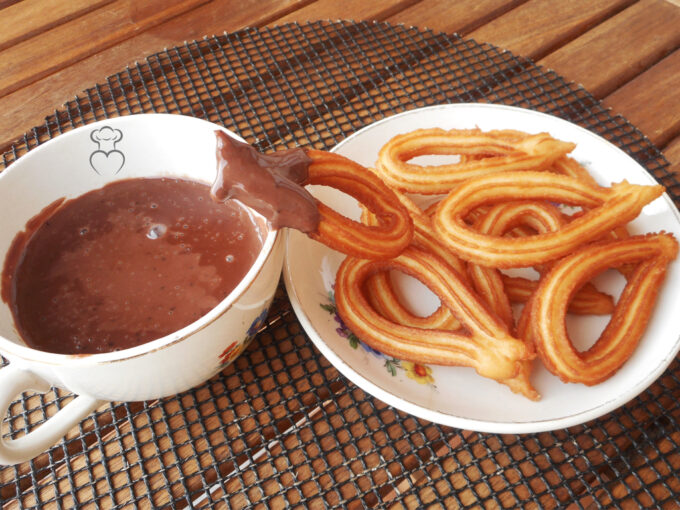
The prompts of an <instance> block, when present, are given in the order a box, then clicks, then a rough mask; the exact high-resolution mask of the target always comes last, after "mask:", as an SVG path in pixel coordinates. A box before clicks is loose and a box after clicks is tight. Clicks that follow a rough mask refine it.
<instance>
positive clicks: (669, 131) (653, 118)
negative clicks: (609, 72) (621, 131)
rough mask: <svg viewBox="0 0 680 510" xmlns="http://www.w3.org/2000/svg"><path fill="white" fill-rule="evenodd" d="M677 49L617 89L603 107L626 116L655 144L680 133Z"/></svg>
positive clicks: (679, 61)
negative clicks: (675, 73)
mask: <svg viewBox="0 0 680 510" xmlns="http://www.w3.org/2000/svg"><path fill="white" fill-rule="evenodd" d="M676 69H680V50H676V51H675V52H673V53H672V54H671V55H670V56H668V57H666V58H665V59H663V60H662V61H661V62H659V63H658V64H656V65H655V66H653V67H652V68H651V69H649V70H648V71H646V72H644V73H642V74H641V75H639V76H637V77H636V78H635V79H633V80H632V81H630V82H629V83H627V84H626V85H624V86H623V87H621V88H620V89H618V90H616V91H615V92H613V93H612V94H610V95H609V96H607V97H606V98H605V100H604V104H605V105H606V106H609V107H611V108H612V109H613V110H614V111H615V112H618V113H620V114H622V115H623V116H624V117H626V118H627V119H628V120H629V121H630V122H631V123H632V124H633V125H635V127H637V128H638V129H640V130H641V131H642V132H643V133H644V134H645V135H646V136H647V137H648V138H649V139H650V140H651V141H652V142H653V143H654V144H656V145H657V146H663V145H665V144H666V143H668V141H669V140H671V139H672V138H674V137H676V136H678V135H680V86H679V84H678V77H677V75H674V73H673V71H674V70H676Z"/></svg>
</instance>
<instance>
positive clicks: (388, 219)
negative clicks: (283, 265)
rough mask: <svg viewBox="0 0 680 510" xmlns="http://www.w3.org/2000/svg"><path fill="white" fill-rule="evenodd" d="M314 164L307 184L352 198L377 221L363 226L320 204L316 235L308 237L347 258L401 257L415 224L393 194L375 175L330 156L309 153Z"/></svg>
mask: <svg viewBox="0 0 680 510" xmlns="http://www.w3.org/2000/svg"><path fill="white" fill-rule="evenodd" d="M307 155H308V156H309V157H310V158H311V160H312V162H311V164H310V165H309V168H308V173H309V176H308V180H307V182H305V184H320V185H326V186H331V187H333V188H336V189H338V190H340V191H343V192H345V193H347V194H348V195H351V196H352V197H354V198H355V199H357V200H358V201H359V202H360V203H361V204H362V205H363V206H365V207H366V208H367V209H368V210H370V211H371V212H372V213H373V214H374V215H375V217H376V219H377V224H376V225H373V226H368V225H363V224H361V223H359V222H357V221H353V220H350V219H349V218H347V217H346V216H343V215H342V214H339V213H338V212H336V211H334V210H333V209H331V208H330V207H328V206H326V205H325V204H323V203H321V202H320V201H317V206H318V209H319V214H320V218H321V219H320V221H319V226H318V228H317V231H316V232H313V233H310V234H309V236H310V237H311V238H312V239H315V240H317V241H319V242H322V243H324V244H325V245H327V246H329V247H330V248H333V249H334V250H338V251H340V252H342V253H345V254H347V255H351V256H353V257H359V258H390V257H394V256H396V255H398V254H399V253H401V252H402V251H403V250H404V248H406V247H407V246H408V245H409V243H410V242H411V239H412V238H413V222H412V220H411V217H410V216H409V213H408V211H407V210H406V208H405V207H404V206H403V205H402V204H401V202H400V201H399V200H398V199H397V198H396V197H395V195H394V192H393V191H392V190H391V189H390V188H389V187H387V186H386V185H385V183H383V182H382V181H381V180H380V179H379V178H378V177H377V176H376V175H375V174H374V173H373V172H371V171H369V170H367V169H366V168H364V167H363V166H361V165H360V164H358V163H355V162H354V161H352V160H350V159H348V158H346V157H344V156H341V155H339V154H334V153H331V152H325V151H317V150H309V151H307Z"/></svg>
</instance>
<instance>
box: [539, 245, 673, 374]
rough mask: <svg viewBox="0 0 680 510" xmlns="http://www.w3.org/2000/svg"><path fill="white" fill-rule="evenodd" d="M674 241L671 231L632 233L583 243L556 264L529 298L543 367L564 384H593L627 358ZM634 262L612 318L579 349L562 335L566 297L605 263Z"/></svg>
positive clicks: (645, 320) (641, 329)
mask: <svg viewBox="0 0 680 510" xmlns="http://www.w3.org/2000/svg"><path fill="white" fill-rule="evenodd" d="M677 252H678V243H677V241H676V240H675V238H674V237H673V236H672V235H670V234H663V233H662V234H647V235H643V236H632V237H630V238H628V239H623V240H621V241H609V242H598V243H593V244H590V245H587V246H585V247H583V248H581V249H579V250H578V251H577V252H575V253H573V254H572V255H569V256H567V257H565V258H563V259H561V260H560V261H559V262H557V263H556V264H555V265H554V266H553V267H552V269H551V270H550V272H549V273H548V274H547V275H546V276H545V277H544V278H543V279H542V280H541V283H540V285H539V287H538V289H537V290H536V292H535V294H534V295H533V297H532V299H531V305H530V308H529V312H527V313H530V314H531V321H530V323H531V325H530V326H526V327H531V337H532V339H533V341H534V343H535V345H536V349H537V351H538V353H539V356H540V358H541V360H542V361H543V363H544V364H545V366H546V367H547V368H548V370H550V372H552V373H553V374H555V375H557V376H558V377H559V378H560V379H561V380H562V381H564V382H575V383H583V384H586V385H594V384H598V383H600V382H602V381H604V380H605V379H607V378H609V377H611V376H612V375H613V374H614V373H615V372H616V371H617V370H619V369H620V368H621V366H622V365H623V364H624V363H625V362H626V361H627V360H628V359H629V358H630V356H631V355H632V354H633V351H634V350H635V348H636V347H637V345H638V342H639V341H640V338H641V337H642V334H643V333H644V331H645V328H646V327H647V323H648V321H649V318H650V315H651V313H652V309H653V307H654V303H655V301H656V296H657V294H658V292H659V288H660V285H661V283H662V281H663V279H664V276H665V274H666V268H667V266H668V263H669V262H670V261H671V260H673V259H674V258H675V257H676V256H677ZM626 263H627V264H630V263H637V266H636V267H635V269H634V270H633V271H632V272H631V274H630V275H629V276H628V278H627V284H626V286H625V288H624V289H623V292H622V293H621V296H620V297H619V300H618V302H617V304H616V308H615V309H614V312H613V314H612V317H611V320H610V322H609V324H608V325H607V327H606V328H605V330H604V331H603V332H602V334H601V335H600V337H599V338H598V340H597V341H596V342H595V344H594V345H593V346H592V347H591V348H590V349H588V350H586V351H584V352H578V351H577V350H576V349H575V348H574V346H573V344H572V342H571V340H570V338H569V335H568V333H567V327H566V323H565V314H566V310H567V306H568V303H569V300H570V298H571V296H572V295H573V293H574V292H575V290H576V289H578V288H579V287H580V286H581V285H582V284H583V283H584V282H586V281H588V280H590V279H591V278H592V277H594V276H595V275H597V274H599V273H600V272H602V271H604V270H605V269H607V268H610V267H616V266H619V265H621V264H626Z"/></svg>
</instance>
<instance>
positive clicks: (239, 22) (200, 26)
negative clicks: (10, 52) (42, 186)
mask: <svg viewBox="0 0 680 510" xmlns="http://www.w3.org/2000/svg"><path fill="white" fill-rule="evenodd" d="M302 2H303V0H285V1H281V0H259V1H258V0H245V1H240V2H237V3H234V2H233V1H232V0H212V1H211V2H210V3H209V4H207V5H202V6H199V7H198V8H196V9H193V10H192V11H190V12H188V13H185V14H184V15H182V16H179V17H176V18H174V19H172V20H169V21H167V22H165V23H162V24H160V25H157V26H155V27H152V28H150V29H149V30H145V31H143V32H141V33H137V34H135V35H134V37H130V38H128V39H126V40H124V41H121V42H119V43H117V44H116V45H115V46H112V47H110V48H107V49H105V50H102V51H99V52H98V53H97V54H96V55H92V56H90V57H88V58H86V59H84V60H81V61H79V62H76V63H74V64H71V65H69V66H67V67H64V68H62V69H60V70H59V71H56V72H54V73H52V74H50V75H49V76H47V77H45V78H43V79H40V80H38V81H36V82H35V83H32V84H30V85H28V86H24V87H22V88H21V89H19V90H17V91H16V92H14V93H12V94H9V95H8V96H5V97H0V152H2V151H3V150H6V147H7V146H8V144H10V143H11V142H13V141H14V140H17V139H18V138H19V137H20V136H21V134H22V133H25V132H26V131H28V130H29V129H30V128H31V126H36V125H38V124H41V123H42V121H43V119H44V117H45V115H46V114H47V113H51V112H53V111H54V109H55V108H58V107H59V106H61V105H62V104H64V103H65V102H66V101H69V100H71V99H73V98H74V97H75V96H76V95H78V94H80V93H81V92H82V91H83V90H84V89H86V88H88V87H91V86H93V85H94V84H96V83H100V82H102V78H103V77H108V76H111V75H112V74H114V73H117V72H119V71H121V70H122V69H124V68H125V66H128V65H132V64H134V62H135V61H137V60H142V59H144V57H146V56H147V55H150V54H152V53H154V52H158V51H160V50H162V49H163V48H171V47H174V46H177V45H181V44H182V43H183V42H184V41H188V40H194V39H201V38H203V37H204V36H206V35H212V34H221V33H223V32H224V31H228V32H230V31H235V30H238V29H240V28H243V27H245V26H262V25H263V24H266V23H268V22H270V21H271V20H272V19H276V18H277V17H278V16H280V15H285V14H286V13H288V12H289V11H290V10H291V9H294V8H295V7H297V6H299V5H300V4H301V3H302ZM0 56H1V54H0Z"/></svg>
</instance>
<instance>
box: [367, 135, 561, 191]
mask: <svg viewBox="0 0 680 510" xmlns="http://www.w3.org/2000/svg"><path fill="white" fill-rule="evenodd" d="M573 148H574V144H573V143H569V142H563V141H560V140H556V139H554V138H552V137H551V136H550V135H549V134H548V133H539V134H535V135H530V134H527V133H522V132H519V131H512V130H504V131H488V132H483V131H481V130H479V129H452V130H448V131H447V130H444V129H440V128H432V129H417V130H415V131H411V132H409V133H404V134H401V135H397V136H395V137H393V138H392V139H391V140H390V141H388V142H387V143H386V144H385V145H384V146H383V147H382V148H381V149H380V152H379V154H378V162H377V164H376V169H377V171H378V173H379V174H380V176H381V177H382V178H383V180H384V181H385V182H386V183H387V184H389V185H390V186H392V187H393V188H396V189H398V190H401V191H406V192H410V193H421V194H438V193H448V192H449V191H450V190H451V188H453V187H454V186H456V185H457V184H459V183H461V182H463V181H465V180H467V179H470V178H473V177H479V176H482V175H488V174H494V173H499V172H510V171H525V170H546V169H548V168H549V167H550V166H551V165H552V164H553V162H554V161H555V160H557V159H558V158H560V157H562V156H564V155H565V154H567V153H568V152H570V151H571V150H572V149H573ZM435 154H437V155H460V156H464V157H463V158H462V160H461V161H459V162H457V163H452V164H444V165H436V166H420V165H416V164H413V163H408V161H409V160H410V159H412V158H414V157H416V156H423V155H435Z"/></svg>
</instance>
